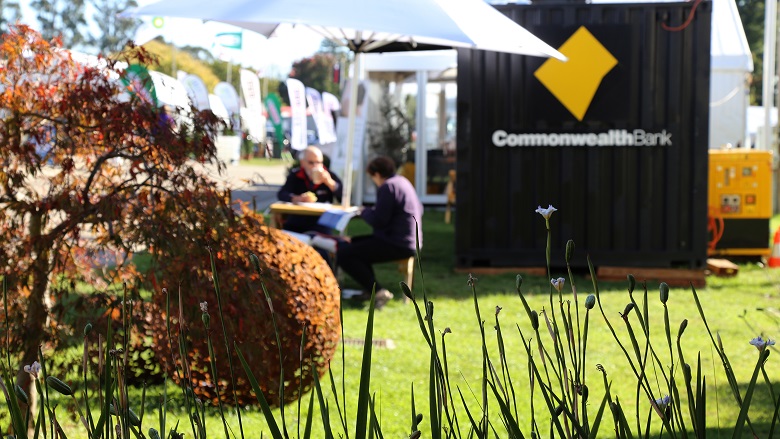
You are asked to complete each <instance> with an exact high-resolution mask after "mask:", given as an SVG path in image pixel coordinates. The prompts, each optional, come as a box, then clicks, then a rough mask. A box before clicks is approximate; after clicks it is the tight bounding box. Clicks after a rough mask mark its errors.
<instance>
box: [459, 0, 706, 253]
mask: <svg viewBox="0 0 780 439" xmlns="http://www.w3.org/2000/svg"><path fill="white" fill-rule="evenodd" d="M695 4H696V3H695V2H690V3H649V4H636V3H632V4H571V3H568V4H560V3H559V4H533V5H506V6H501V7H498V9H499V10H500V11H502V12H503V13H505V14H506V15H507V16H509V17H510V18H512V19H513V20H514V21H516V22H518V23H520V24H521V25H523V26H524V27H526V28H527V29H528V30H529V31H531V32H532V33H534V34H535V35H537V36H539V37H540V38H542V39H543V40H544V41H546V42H547V43H548V44H550V45H551V46H553V47H556V48H559V47H561V46H562V45H563V44H564V43H567V41H568V42H569V44H570V46H569V47H578V48H580V49H581V48H583V47H584V48H585V49H582V50H580V49H578V50H577V51H575V52H573V53H581V52H583V51H584V52H586V53H588V54H589V55H588V56H587V57H586V59H585V60H583V59H578V61H577V62H578V63H579V64H577V65H578V66H579V67H578V68H577V69H575V75H574V76H573V77H572V78H571V80H570V81H567V80H563V81H562V80H561V77H562V76H565V75H563V74H560V73H558V74H557V76H556V75H553V77H554V78H555V79H553V80H549V77H547V79H548V80H547V81H546V82H544V83H543V82H542V80H541V79H539V78H538V77H537V76H544V75H543V74H540V73H537V72H539V71H540V70H539V69H540V68H541V67H542V65H543V63H545V62H546V61H547V59H545V58H538V57H531V56H519V55H510V54H504V53H495V52H485V51H477V50H459V51H458V134H457V135H458V139H457V140H458V149H457V154H458V162H457V172H458V179H457V186H456V191H457V203H458V204H457V211H456V216H455V218H456V258H457V262H456V263H457V265H458V266H459V267H522V266H544V264H545V256H544V255H545V252H544V249H545V246H546V239H547V237H546V232H545V226H544V220H543V218H542V217H541V216H540V215H538V214H536V213H534V210H535V209H536V207H537V206H538V205H541V206H542V207H546V206H547V205H548V204H552V205H553V206H555V207H556V208H557V209H559V210H558V212H555V213H554V214H553V217H552V220H551V228H552V247H553V265H558V266H560V265H563V249H564V246H565V243H566V241H567V240H569V239H573V240H574V241H575V243H576V246H577V251H576V253H575V258H574V260H573V261H572V262H573V265H574V266H580V267H584V266H586V259H585V255H586V254H589V255H590V256H591V259H592V260H593V262H594V264H595V265H597V266H599V265H612V266H644V267H677V266H684V267H691V268H700V267H703V266H704V264H705V261H706V241H707V231H706V224H707V222H706V221H707V161H708V150H707V145H708V120H709V76H710V26H711V12H712V5H711V3H710V2H706V1H705V2H701V3H698V6H697V7H696V9H695V11H693V7H694V5H695ZM583 27H584V28H585V29H586V30H587V33H584V32H582V28H583ZM578 31H579V32H578ZM575 34H577V35H578V38H579V37H582V36H583V35H585V38H583V39H578V40H577V41H574V42H572V40H570V38H572V37H573V36H574V35H575ZM588 34H589V35H590V36H588ZM594 41H596V42H598V43H600V44H601V45H602V46H603V50H601V49H598V50H597V49H593V46H592V45H593V44H596V43H594ZM561 50H563V49H561ZM594 50H595V51H594ZM599 50H601V51H600V52H599ZM604 50H605V51H606V52H608V53H609V54H610V55H611V56H612V57H613V58H614V60H615V63H614V65H613V66H612V67H611V68H609V69H608V71H607V73H606V75H605V76H603V79H602V80H601V81H600V82H598V83H597V87H596V88H595V93H593V92H592V91H590V92H587V91H586V92H583V90H585V89H587V90H590V89H589V88H588V87H589V86H587V85H585V86H581V85H578V84H580V82H581V77H585V76H587V75H591V72H590V69H591V68H594V66H595V68H598V67H599V66H601V68H602V69H603V70H607V69H606V68H605V67H604V58H605V56H606V55H604ZM570 58H572V60H574V59H575V58H576V56H574V55H572V56H570ZM606 58H609V56H606ZM559 64H560V63H559ZM607 67H609V64H607ZM603 70H602V71H603ZM570 73H571V72H569V74H570ZM550 84H552V85H550ZM567 84H568V85H571V84H575V85H576V86H574V87H568V88H567ZM556 87H560V88H559V89H556V90H557V92H556V93H557V94H556V93H553V92H551V89H555V88H556ZM579 92H583V93H584V94H585V95H587V94H588V93H590V95H591V96H592V100H591V101H590V102H589V104H588V105H585V106H586V107H587V108H586V110H585V112H584V114H583V113H582V107H583V105H582V102H583V98H582V97H581V96H579V97H578V96H575V97H574V98H572V99H573V100H572V99H570V100H566V94H567V93H569V94H572V93H574V94H575V95H576V94H577V93H579ZM561 96H563V97H561ZM564 101H566V102H569V105H568V106H567V105H566V104H564V103H563V102H564ZM585 101H587V99H585ZM571 102H574V104H571ZM586 103H587V102H586ZM578 105H579V107H578ZM577 108H579V110H577ZM635 130H643V131H642V132H644V133H656V134H658V136H656V137H654V138H653V139H654V140H653V141H654V142H655V143H657V144H655V145H647V144H646V145H641V146H640V145H637V144H636V143H638V142H634V143H635V144H634V145H631V146H628V145H625V143H626V142H625V141H624V140H625V139H622V137H621V136H622V134H621V133H629V134H631V135H633V133H635ZM497 133H498V134H497ZM502 133H506V134H503V135H502ZM610 133H612V134H610ZM524 134H541V135H542V137H544V136H547V137H545V138H544V139H545V140H544V141H540V140H538V139H537V142H542V143H543V142H547V146H528V145H526V144H525V143H524V142H526V140H527V139H525V140H518V139H520V138H521V137H522V135H524ZM582 134H596V136H597V137H596V138H594V139H602V138H603V139H606V140H605V141H604V143H602V145H604V146H588V145H584V146H549V145H550V144H556V143H561V140H560V139H561V138H563V135H569V136H572V135H582ZM513 135H514V137H512V136H513ZM599 135H601V136H603V137H602V138H599V137H598V136H599ZM496 136H498V143H499V144H500V143H503V146H497V144H496V142H495V137H496ZM550 136H553V137H555V138H553V137H550ZM610 136H611V138H610ZM571 138H574V137H570V139H571ZM615 138H617V139H618V140H617V141H615ZM586 139H588V138H587V137H586ZM621 139H622V140H621ZM635 139H644V137H642V135H641V132H640V136H639V137H636V138H635ZM648 139H649V138H648ZM532 140H533V139H532ZM644 141H645V140H642V142H644ZM530 142H531V143H532V141H530ZM610 142H611V143H610ZM647 143H650V141H649V140H648V141H647Z"/></svg>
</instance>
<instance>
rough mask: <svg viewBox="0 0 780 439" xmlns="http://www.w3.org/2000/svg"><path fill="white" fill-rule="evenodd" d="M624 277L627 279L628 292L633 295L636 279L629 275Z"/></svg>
mask: <svg viewBox="0 0 780 439" xmlns="http://www.w3.org/2000/svg"><path fill="white" fill-rule="evenodd" d="M626 277H627V278H628V292H629V293H633V292H634V287H635V286H636V279H635V278H634V275H633V274H629V275H628V276H626Z"/></svg>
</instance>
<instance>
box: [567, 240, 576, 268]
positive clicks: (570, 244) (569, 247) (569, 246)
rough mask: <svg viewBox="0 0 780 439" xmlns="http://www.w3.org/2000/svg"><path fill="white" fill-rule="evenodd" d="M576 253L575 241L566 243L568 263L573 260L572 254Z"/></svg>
mask: <svg viewBox="0 0 780 439" xmlns="http://www.w3.org/2000/svg"><path fill="white" fill-rule="evenodd" d="M572 253H574V240H572V239H570V240H568V241H566V263H567V264H568V263H569V261H570V260H571V254H572Z"/></svg>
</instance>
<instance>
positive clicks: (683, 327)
mask: <svg viewBox="0 0 780 439" xmlns="http://www.w3.org/2000/svg"><path fill="white" fill-rule="evenodd" d="M687 327H688V319H683V321H682V323H680V330H679V331H677V338H680V337H682V335H683V332H685V328H687Z"/></svg>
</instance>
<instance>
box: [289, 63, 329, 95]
mask: <svg viewBox="0 0 780 439" xmlns="http://www.w3.org/2000/svg"><path fill="white" fill-rule="evenodd" d="M335 64H336V57H335V56H334V55H332V54H327V53H319V52H318V53H315V54H314V55H313V56H311V57H309V58H303V59H301V60H298V61H295V62H294V63H293V64H292V70H291V71H290V77H291V78H295V79H297V80H299V81H301V82H303V84H304V85H305V86H307V87H312V88H314V89H316V90H318V91H320V92H323V91H327V92H330V93H333V94H335V95H338V94H339V84H337V83H335V82H333V66H334V65H335Z"/></svg>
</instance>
